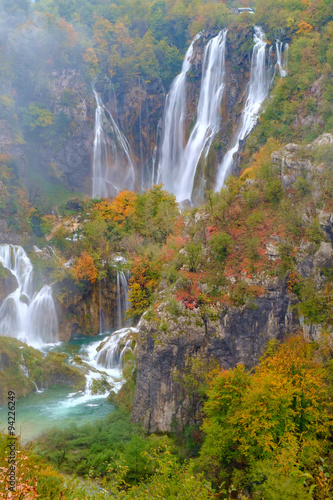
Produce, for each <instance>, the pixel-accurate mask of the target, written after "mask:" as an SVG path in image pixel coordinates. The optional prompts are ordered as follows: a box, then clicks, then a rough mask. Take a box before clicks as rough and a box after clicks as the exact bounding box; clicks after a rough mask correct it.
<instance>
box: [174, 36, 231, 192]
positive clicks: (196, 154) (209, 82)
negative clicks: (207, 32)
mask: <svg viewBox="0 0 333 500" xmlns="http://www.w3.org/2000/svg"><path fill="white" fill-rule="evenodd" d="M226 39H227V30H223V31H220V33H219V34H218V35H217V36H216V37H215V38H212V39H211V40H210V41H209V42H208V44H207V45H206V47H205V54H204V61H203V65H202V78H201V87H200V94H199V102H198V110H197V121H196V124H195V126H194V129H193V131H192V133H191V135H190V138H189V140H188V143H187V145H186V148H185V151H184V154H183V159H182V169H181V170H180V171H179V178H176V183H175V186H174V190H173V192H174V194H175V195H176V198H177V200H178V201H182V200H186V199H189V200H190V199H191V197H192V190H193V184H194V177H195V173H196V169H197V165H198V162H199V160H200V157H201V155H202V153H203V152H204V154H205V157H206V156H207V154H208V151H209V148H210V146H211V143H212V140H213V138H214V136H215V134H216V133H217V132H218V130H219V128H220V120H221V117H220V105H221V100H222V94H223V90H224V80H225V78H224V77H225V64H224V62H225V48H226Z"/></svg>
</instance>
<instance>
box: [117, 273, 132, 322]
mask: <svg viewBox="0 0 333 500" xmlns="http://www.w3.org/2000/svg"><path fill="white" fill-rule="evenodd" d="M128 280H129V274H128V273H126V272H124V271H117V328H118V329H119V328H121V327H122V326H124V324H125V323H126V311H127V310H128V308H129V301H128V292H129V287H128Z"/></svg>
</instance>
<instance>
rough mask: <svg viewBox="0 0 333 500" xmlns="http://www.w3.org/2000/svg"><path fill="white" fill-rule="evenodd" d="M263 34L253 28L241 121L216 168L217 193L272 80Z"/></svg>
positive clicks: (251, 126)
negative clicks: (229, 145) (248, 79)
mask: <svg viewBox="0 0 333 500" xmlns="http://www.w3.org/2000/svg"><path fill="white" fill-rule="evenodd" d="M265 38H266V36H265V33H264V32H263V30H262V29H261V28H259V27H258V26H255V27H254V42H255V45H254V47H253V53H252V60H251V70H250V81H249V85H248V94H247V99H246V102H245V106H244V109H243V112H242V116H241V121H240V124H239V127H238V129H237V131H236V134H235V137H234V140H233V146H232V148H231V149H229V151H228V152H227V153H226V154H225V156H224V158H223V160H222V163H221V164H220V165H219V167H218V171H217V178H216V184H215V190H216V191H219V190H220V189H221V188H222V187H223V184H224V182H225V180H226V177H227V175H228V174H229V172H230V169H231V167H232V165H233V156H234V154H235V153H236V152H237V151H238V150H239V147H240V141H243V140H244V139H245V138H246V137H247V136H248V135H249V133H250V132H251V130H252V129H253V127H254V126H255V124H256V123H257V119H258V114H259V111H260V107H261V105H262V103H263V101H264V100H265V98H266V97H267V95H268V92H269V86H270V82H271V79H272V70H273V68H272V66H271V65H267V64H266V45H267V44H266V42H265Z"/></svg>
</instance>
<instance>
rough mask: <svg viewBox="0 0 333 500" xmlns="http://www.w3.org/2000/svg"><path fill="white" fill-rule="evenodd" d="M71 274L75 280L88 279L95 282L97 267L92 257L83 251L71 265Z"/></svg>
mask: <svg viewBox="0 0 333 500" xmlns="http://www.w3.org/2000/svg"><path fill="white" fill-rule="evenodd" d="M73 275H74V278H75V279H76V280H77V281H80V280H88V281H90V283H95V282H96V280H97V276H98V273H97V269H96V266H95V263H94V259H93V258H92V257H91V255H89V254H88V253H87V252H83V253H82V254H81V256H80V257H79V258H78V259H77V261H76V265H75V267H73Z"/></svg>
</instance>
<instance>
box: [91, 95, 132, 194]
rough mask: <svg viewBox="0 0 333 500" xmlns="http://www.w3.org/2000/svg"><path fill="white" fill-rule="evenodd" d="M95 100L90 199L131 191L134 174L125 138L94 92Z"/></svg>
mask: <svg viewBox="0 0 333 500" xmlns="http://www.w3.org/2000/svg"><path fill="white" fill-rule="evenodd" d="M93 92H94V96H95V100H96V112H95V138H94V155H93V192H92V196H93V198H108V197H110V196H115V195H117V193H118V192H119V191H120V190H121V189H133V187H134V181H135V172H134V166H133V163H132V159H131V156H130V147H129V144H128V141H127V139H126V137H125V136H124V135H123V134H122V132H121V131H120V130H119V128H118V126H117V124H116V122H115V120H114V118H113V116H112V115H111V113H110V112H109V111H108V110H107V109H106V107H105V106H104V104H103V102H102V99H101V97H100V95H99V94H98V93H97V92H96V91H95V90H94V91H93Z"/></svg>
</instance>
